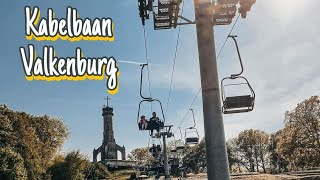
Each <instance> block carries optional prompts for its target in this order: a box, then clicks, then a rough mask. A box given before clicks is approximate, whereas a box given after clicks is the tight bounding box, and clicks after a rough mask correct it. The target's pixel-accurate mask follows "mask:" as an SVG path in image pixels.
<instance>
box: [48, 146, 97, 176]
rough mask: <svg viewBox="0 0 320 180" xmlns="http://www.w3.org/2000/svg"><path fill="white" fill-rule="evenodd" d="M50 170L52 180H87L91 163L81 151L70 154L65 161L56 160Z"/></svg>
mask: <svg viewBox="0 0 320 180" xmlns="http://www.w3.org/2000/svg"><path fill="white" fill-rule="evenodd" d="M54 162H55V164H53V165H52V166H51V167H50V168H49V173H50V174H51V179H52V180H63V179H70V180H81V179H85V177H86V176H87V173H89V171H90V169H91V168H90V167H91V163H90V161H89V160H88V159H87V158H86V157H85V156H84V155H82V154H81V153H80V152H79V151H72V152H70V153H68V154H67V155H66V156H65V157H64V158H63V159H61V158H59V157H58V159H56V160H55V161H54Z"/></svg>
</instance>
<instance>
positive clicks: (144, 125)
mask: <svg viewBox="0 0 320 180" xmlns="http://www.w3.org/2000/svg"><path fill="white" fill-rule="evenodd" d="M147 126H148V120H147V119H146V117H145V116H144V115H142V116H141V117H140V122H139V129H140V130H145V129H147Z"/></svg>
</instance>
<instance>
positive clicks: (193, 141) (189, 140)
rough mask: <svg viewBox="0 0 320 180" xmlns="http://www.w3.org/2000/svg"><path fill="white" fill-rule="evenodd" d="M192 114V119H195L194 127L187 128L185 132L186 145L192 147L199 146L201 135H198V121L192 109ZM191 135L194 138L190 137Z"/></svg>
mask: <svg viewBox="0 0 320 180" xmlns="http://www.w3.org/2000/svg"><path fill="white" fill-rule="evenodd" d="M190 110H191V112H192V117H193V126H192V127H189V128H186V130H185V133H184V135H185V138H186V140H185V144H186V145H192V144H198V143H199V133H198V130H197V128H196V120H195V117H194V112H193V109H190ZM190 134H192V136H190Z"/></svg>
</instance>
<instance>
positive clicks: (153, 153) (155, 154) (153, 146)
mask: <svg viewBox="0 0 320 180" xmlns="http://www.w3.org/2000/svg"><path fill="white" fill-rule="evenodd" d="M149 152H150V153H151V154H152V157H156V156H157V148H156V145H154V144H152V147H151V148H150V149H149Z"/></svg>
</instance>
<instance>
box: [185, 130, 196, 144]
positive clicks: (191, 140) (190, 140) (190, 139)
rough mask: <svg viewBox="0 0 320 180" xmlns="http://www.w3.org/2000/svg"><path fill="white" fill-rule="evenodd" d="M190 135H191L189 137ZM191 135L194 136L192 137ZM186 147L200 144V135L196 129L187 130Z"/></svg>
mask: <svg viewBox="0 0 320 180" xmlns="http://www.w3.org/2000/svg"><path fill="white" fill-rule="evenodd" d="M188 134H189V135H188ZM190 134H193V135H192V136H190ZM185 136H186V142H185V143H186V145H191V144H198V143H199V133H198V130H197V129H196V128H195V127H189V128H187V129H186V130H185Z"/></svg>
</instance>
